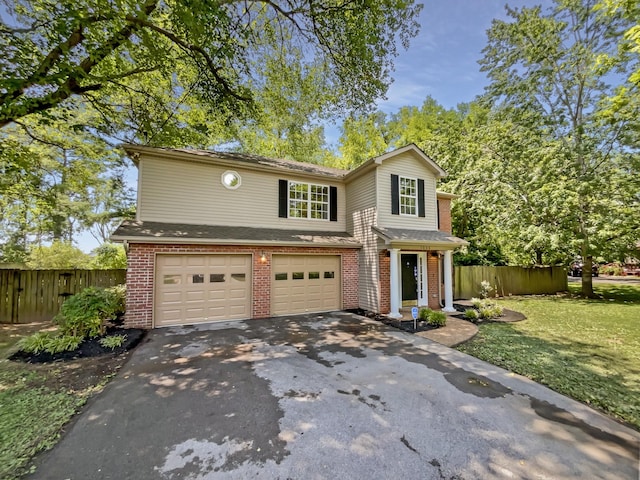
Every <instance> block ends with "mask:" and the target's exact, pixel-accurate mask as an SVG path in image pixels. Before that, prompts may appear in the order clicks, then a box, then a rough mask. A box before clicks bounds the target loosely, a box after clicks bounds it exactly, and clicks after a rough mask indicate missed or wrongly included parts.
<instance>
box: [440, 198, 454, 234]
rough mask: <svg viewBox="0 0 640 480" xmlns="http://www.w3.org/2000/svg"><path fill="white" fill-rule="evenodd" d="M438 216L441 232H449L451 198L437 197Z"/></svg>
mask: <svg viewBox="0 0 640 480" xmlns="http://www.w3.org/2000/svg"><path fill="white" fill-rule="evenodd" d="M438 218H439V227H438V230H440V231H441V232H447V233H451V199H450V198H438Z"/></svg>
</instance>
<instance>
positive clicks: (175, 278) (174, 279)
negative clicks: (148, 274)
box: [162, 275, 180, 285]
mask: <svg viewBox="0 0 640 480" xmlns="http://www.w3.org/2000/svg"><path fill="white" fill-rule="evenodd" d="M162 283H164V284H165V285H178V284H179V283H180V275H164V277H163V278H162Z"/></svg>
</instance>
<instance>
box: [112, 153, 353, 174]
mask: <svg viewBox="0 0 640 480" xmlns="http://www.w3.org/2000/svg"><path fill="white" fill-rule="evenodd" d="M123 148H124V149H125V151H127V153H130V152H139V151H145V150H149V151H164V152H169V153H170V152H180V153H186V154H189V155H193V156H194V157H200V158H202V159H211V160H215V159H219V160H229V161H233V162H240V163H246V164H250V165H256V166H267V167H273V168H280V169H285V170H290V171H294V172H300V173H311V174H315V175H324V176H328V177H334V178H342V177H344V176H345V175H346V174H347V173H348V171H347V170H340V169H339V168H331V167H325V166H322V165H316V164H315V163H304V162H296V161H294V160H285V159H276V158H267V157H261V156H260V155H251V154H248V153H234V152H218V151H214V150H198V149H194V148H160V147H158V148H156V147H154V148H151V147H139V146H136V145H123Z"/></svg>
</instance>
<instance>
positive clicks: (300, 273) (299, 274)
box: [291, 272, 304, 280]
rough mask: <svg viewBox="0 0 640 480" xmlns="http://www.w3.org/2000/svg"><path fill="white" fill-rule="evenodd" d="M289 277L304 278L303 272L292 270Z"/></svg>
mask: <svg viewBox="0 0 640 480" xmlns="http://www.w3.org/2000/svg"><path fill="white" fill-rule="evenodd" d="M291 277H292V278H293V279H294V280H304V272H293V274H292V276H291Z"/></svg>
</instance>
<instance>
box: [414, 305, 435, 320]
mask: <svg viewBox="0 0 640 480" xmlns="http://www.w3.org/2000/svg"><path fill="white" fill-rule="evenodd" d="M432 313H433V310H431V309H430V308H421V309H420V313H419V314H418V318H419V319H420V320H421V321H423V322H428V321H429V317H430V316H431V314H432Z"/></svg>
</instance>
